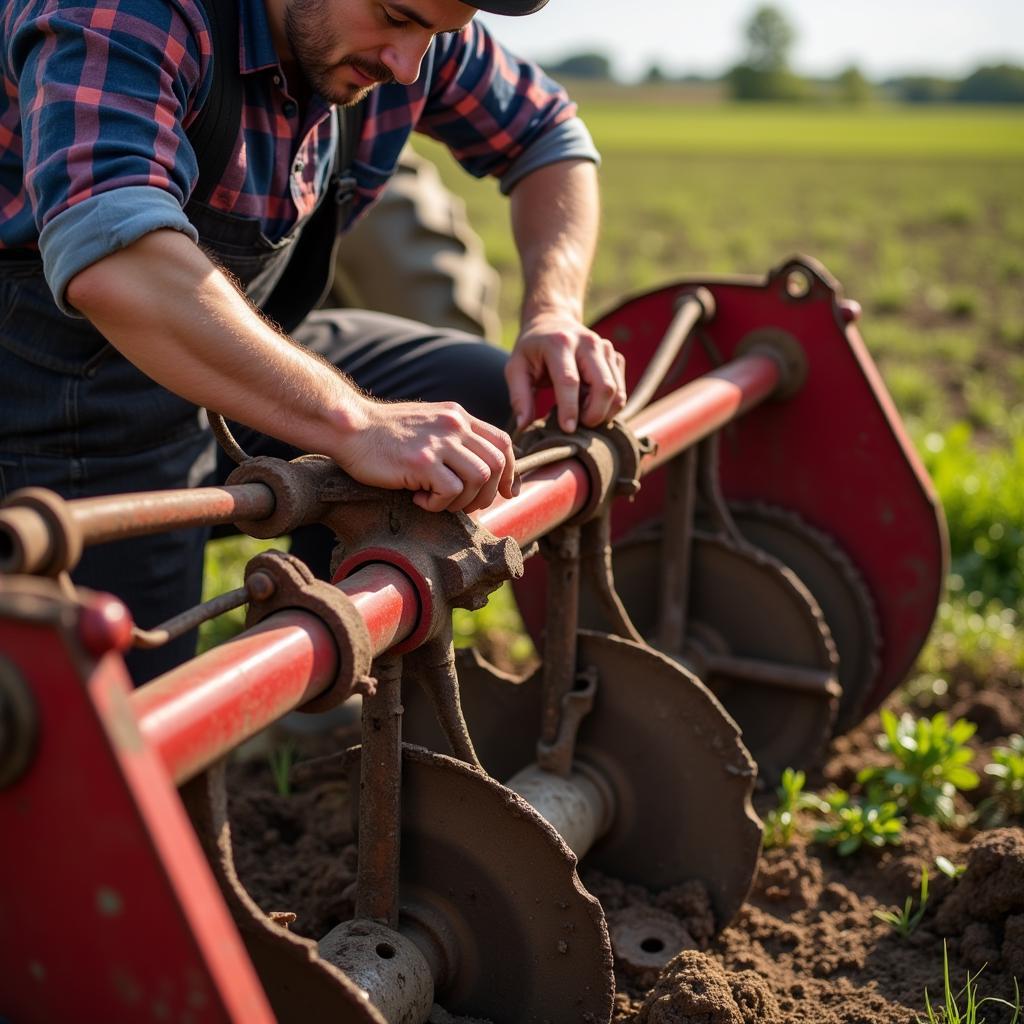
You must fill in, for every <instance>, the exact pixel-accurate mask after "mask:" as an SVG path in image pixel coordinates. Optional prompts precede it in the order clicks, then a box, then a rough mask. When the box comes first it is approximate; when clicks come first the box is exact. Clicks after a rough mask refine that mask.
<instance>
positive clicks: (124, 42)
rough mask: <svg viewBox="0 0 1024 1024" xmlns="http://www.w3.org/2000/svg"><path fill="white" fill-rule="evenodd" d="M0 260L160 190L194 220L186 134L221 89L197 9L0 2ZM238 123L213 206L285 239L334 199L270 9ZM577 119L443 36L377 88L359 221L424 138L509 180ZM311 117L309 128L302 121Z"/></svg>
mask: <svg viewBox="0 0 1024 1024" xmlns="http://www.w3.org/2000/svg"><path fill="white" fill-rule="evenodd" d="M0 8H2V12H0V82H2V85H3V90H2V92H0V248H5V247H6V248H26V247H34V246H35V245H36V244H37V242H38V238H39V233H40V232H41V231H42V229H43V228H44V227H45V226H46V225H47V224H48V223H50V222H51V221H52V220H54V218H56V217H58V216H60V214H61V213H63V212H64V211H66V210H68V209H70V208H72V207H74V206H75V205H76V204H78V203H81V202H83V201H84V200H86V199H89V198H90V197H92V196H97V195H100V194H101V193H103V192H107V191H111V190H114V189H119V188H123V187H125V186H139V185H143V186H153V187H155V188H158V189H161V190H163V191H165V192H167V193H169V194H170V195H171V196H172V197H173V198H174V199H175V200H176V201H177V202H178V203H179V204H180V205H181V206H184V205H185V203H186V201H187V199H188V196H189V194H190V192H191V190H192V188H193V187H194V185H195V182H196V179H197V176H198V165H197V163H196V157H195V153H194V152H193V150H192V147H191V145H190V144H189V141H188V138H187V136H186V134H185V129H186V128H187V126H188V125H189V124H190V123H191V121H192V120H193V119H194V117H195V116H196V114H197V113H198V111H199V110H200V109H201V106H202V103H203V102H204V100H205V98H206V92H207V91H208V90H209V87H210V72H211V61H210V47H211V43H210V34H209V30H208V28H207V24H206V21H205V19H204V15H203V13H202V11H201V9H200V7H199V6H198V5H197V4H196V3H195V2H194V0H4V2H3V3H2V4H0ZM240 11H241V24H242V29H241V39H240V56H241V61H240V66H241V70H242V75H243V79H244V97H245V99H244V104H243V114H242V124H241V126H240V130H239V133H238V140H237V143H236V148H235V152H234V155H233V157H232V159H231V160H230V161H229V162H228V166H227V169H226V170H225V172H224V174H223V176H222V179H221V182H220V184H219V185H218V187H217V188H216V189H215V190H214V192H213V194H212V196H211V200H210V201H211V204H212V205H213V206H215V207H216V208H218V209H220V210H223V211H224V212H226V213H231V214H236V215H241V216H247V217H252V218H255V219H256V220H257V221H258V222H259V224H260V226H261V228H262V230H263V232H264V234H265V235H266V236H267V237H268V238H269V239H271V240H277V239H280V238H282V237H283V236H285V235H286V234H288V232H290V231H291V229H292V228H293V227H294V226H295V224H296V223H297V221H298V220H299V219H301V218H302V217H303V216H304V215H305V214H307V213H308V212H309V211H310V210H311V209H312V207H313V206H314V204H315V202H316V199H317V196H318V195H319V194H320V191H321V190H322V188H324V187H325V182H326V178H327V176H328V173H329V169H330V163H331V159H332V156H333V153H334V149H335V146H336V139H335V119H334V118H333V117H332V116H331V108H330V107H328V106H327V105H326V104H325V103H324V102H322V101H320V100H318V99H317V98H316V97H314V99H313V101H312V102H311V103H310V104H309V106H308V108H307V110H306V112H305V114H304V115H302V114H300V110H299V106H298V104H296V103H295V101H294V99H293V98H292V97H291V96H290V95H289V94H288V92H287V83H286V81H285V79H284V74H283V72H282V70H281V68H280V65H279V64H278V60H277V56H276V54H275V51H274V48H273V44H272V42H271V36H270V29H269V25H268V23H267V19H266V13H265V11H264V7H263V3H262V0H240ZM574 114H575V107H574V106H573V105H572V104H571V103H570V102H569V100H568V98H567V97H566V95H565V93H564V92H563V91H562V89H561V88H560V87H559V86H558V85H557V84H556V83H554V82H552V81H551V80H550V79H548V78H547V77H545V76H544V74H543V73H542V72H541V71H540V69H539V68H538V67H536V66H535V65H533V64H530V63H527V62H522V61H520V60H518V59H517V58H515V57H513V56H512V55H511V54H509V53H508V52H507V51H506V50H504V49H503V48H502V47H501V46H500V45H499V44H498V43H497V42H495V40H494V39H493V38H492V37H491V36H490V35H489V34H488V33H487V31H486V30H485V29H484V28H483V27H482V26H480V25H478V24H476V23H475V22H474V23H471V24H470V25H469V26H468V27H467V28H466V29H465V30H464V31H462V32H461V33H459V34H457V35H448V36H439V37H437V38H436V39H435V40H434V42H433V43H432V45H431V48H430V50H429V51H428V53H427V55H426V57H425V58H424V61H423V69H422V73H421V75H420V77H419V80H418V81H417V82H416V83H415V84H413V85H411V86H403V85H399V84H391V85H386V86H381V87H379V88H377V89H376V90H375V91H374V92H373V94H372V96H371V99H370V101H369V107H368V110H367V116H366V119H365V122H364V126H363V131H362V136H361V139H360V143H359V146H358V148H357V150H356V165H355V167H354V169H353V170H354V174H355V177H356V181H357V186H358V194H357V200H356V203H355V206H354V209H353V219H354V218H355V216H358V214H359V213H361V212H362V211H363V210H365V209H366V208H367V207H368V206H369V205H370V204H371V203H372V202H373V200H374V199H375V198H376V197H377V195H378V194H379V193H380V191H381V190H382V189H383V188H384V185H385V184H386V183H387V180H388V179H389V178H390V176H391V174H392V173H393V171H394V170H395V167H396V166H397V163H398V155H399V153H400V151H401V149H402V147H403V145H404V144H405V142H406V140H407V139H408V137H409V134H410V132H412V131H413V130H414V129H416V130H419V131H422V132H425V133H426V134H428V135H430V136H432V137H434V138H436V139H439V140H440V141H442V142H444V143H445V144H446V145H447V146H448V147H449V148H450V149H451V150H452V152H453V153H454V155H455V156H456V158H457V159H458V160H459V161H460V162H461V163H462V165H463V166H464V167H465V168H466V169H467V170H468V171H469V172H470V173H471V174H474V175H476V176H478V177H482V176H484V175H495V176H498V177H500V176H501V175H502V174H503V173H504V172H505V171H506V170H507V169H508V168H509V167H510V165H511V164H512V163H513V162H514V161H515V159H516V157H518V156H519V155H520V154H521V153H523V152H524V151H525V150H526V149H527V148H529V146H530V145H531V144H532V143H533V142H534V141H536V140H537V139H538V138H540V137H541V136H542V135H544V134H545V133H546V132H547V131H549V130H550V129H551V128H552V127H554V126H555V125H558V124H562V123H563V122H565V121H567V120H569V119H570V118H572V117H573V116H574ZM300 118H301V120H300Z"/></svg>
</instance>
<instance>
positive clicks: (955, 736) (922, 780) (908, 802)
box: [857, 709, 979, 824]
mask: <svg viewBox="0 0 1024 1024" xmlns="http://www.w3.org/2000/svg"><path fill="white" fill-rule="evenodd" d="M882 728H883V730H884V731H883V733H882V735H881V736H879V737H878V740H877V742H878V746H879V747H880V748H881V749H882V750H884V751H886V752H887V753H888V754H891V755H892V759H893V763H892V764H891V765H886V766H882V767H871V768H865V769H863V770H862V771H861V772H860V773H859V774H858V775H857V781H858V782H860V783H861V784H862V785H864V786H866V787H867V792H868V793H869V794H871V795H872V800H873V801H878V800H880V801H883V802H888V801H892V802H893V803H894V804H895V805H896V806H897V807H898V808H899V809H900V810H901V811H903V812H905V813H914V814H920V815H922V816H924V817H927V818H935V819H936V820H938V821H939V822H941V823H943V824H950V823H952V821H953V818H954V814H955V808H954V804H953V797H954V796H955V794H956V793H957V791H959V790H968V789H974V788H975V787H976V786H977V785H978V782H979V779H978V774H977V772H975V771H973V770H972V769H971V768H968V767H967V766H968V764H970V762H971V760H972V759H973V757H974V753H973V751H971V749H970V748H969V747H967V746H966V743H967V741H968V740H969V739H970V738H971V737H972V736H973V735H974V733H975V730H976V729H977V726H975V725H974V724H973V723H972V722H968V721H966V720H965V719H958V720H957V721H955V722H953V723H952V724H951V723H950V721H949V716H948V715H946V714H945V713H943V712H939V714H937V715H934V716H932V717H931V718H916V719H915V718H914V716H913V715H911V714H909V713H904V714H902V715H901V716H900V717H899V718H897V717H896V715H894V714H893V713H892V712H891V711H889V710H888V709H883V711H882Z"/></svg>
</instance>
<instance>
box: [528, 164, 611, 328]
mask: <svg viewBox="0 0 1024 1024" xmlns="http://www.w3.org/2000/svg"><path fill="white" fill-rule="evenodd" d="M511 217H512V230H513V235H514V237H515V242H516V248H517V249H518V251H519V258H520V261H521V263H522V270H523V286H524V290H523V307H522V322H523V324H524V325H525V324H527V323H529V322H530V321H531V320H533V319H535V318H537V317H539V316H543V315H546V314H550V313H559V314H565V315H569V316H572V317H574V318H575V319H576V320H582V318H583V300H584V296H585V294H586V288H587V281H588V279H589V276H590V268H591V264H592V263H593V259H594V250H595V247H596V245H597V233H598V225H599V221H600V207H599V198H598V188H597V170H596V168H595V167H594V165H593V163H591V162H590V161H589V160H570V161H562V162H559V163H553V164H548V165H547V166H545V167H542V168H540V169H539V170H537V171H534V172H533V173H532V174H530V175H528V176H527V177H525V178H523V180H522V181H521V182H519V184H518V185H516V187H515V188H514V189H513V191H512V194H511Z"/></svg>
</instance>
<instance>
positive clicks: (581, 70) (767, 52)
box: [547, 5, 1024, 103]
mask: <svg viewBox="0 0 1024 1024" xmlns="http://www.w3.org/2000/svg"><path fill="white" fill-rule="evenodd" d="M744 35H745V40H746V49H747V52H746V55H745V56H744V59H743V60H742V61H741V62H740V63H738V64H736V65H735V66H734V67H732V68H730V69H729V70H728V71H726V72H725V74H724V75H722V76H721V77H718V78H710V79H706V78H701V77H699V76H696V75H687V76H685V77H684V78H673V77H672V76H670V75H668V74H666V73H665V72H664V71H663V70H662V68H661V67H660V66H659V65H657V64H653V65H651V67H650V68H649V69H648V71H647V74H646V75H645V76H644V78H643V81H644V82H645V83H648V84H655V83H670V82H674V81H675V82H680V83H688V84H694V83H702V82H703V83H709V84H710V83H721V84H723V85H724V86H725V87H726V90H727V92H728V94H729V96H730V97H731V98H732V99H736V100H743V101H771V102H793V101H808V100H822V99H831V100H835V101H839V102H845V103H865V102H868V101H869V100H872V99H875V98H878V97H884V98H887V99H894V100H897V101H901V102H904V103H1024V68H1022V67H1017V66H1015V65H1012V64H992V65H987V66H984V67H980V68H978V69H977V70H976V71H974V72H972V73H971V74H969V75H968V76H967V77H966V78H962V79H951V78H942V77H938V76H928V75H905V76H901V77H897V78H890V79H886V80H885V81H882V82H878V83H873V82H870V81H869V80H868V79H867V77H866V76H865V75H864V74H863V73H862V72H861V70H860V69H859V68H858V67H856V66H850V67H848V68H844V69H843V70H842V71H841V72H839V74H837V75H836V76H835V77H833V78H828V79H816V78H808V77H806V76H802V75H799V74H797V73H796V72H795V71H794V70H793V69H792V66H791V63H790V55H791V53H792V50H793V45H794V43H795V42H796V30H795V28H794V27H793V25H792V24H791V23H790V21H789V20H788V19H787V18H786V16H785V15H784V14H783V13H782V11H780V10H779V9H778V8H777V7H772V6H769V5H765V6H762V7H759V8H758V9H757V10H756V11H755V12H754V13H753V15H752V16H751V18H750V20H749V21H748V22H747V24H746V27H745V30H744ZM547 69H548V71H550V72H551V74H553V75H555V76H556V77H558V76H562V77H566V78H587V79H593V80H598V81H611V80H612V79H613V78H614V74H613V70H612V64H611V61H610V59H609V58H608V56H607V55H606V54H603V53H597V52H588V53H578V54H573V55H572V56H569V57H566V58H565V59H564V60H562V61H559V62H557V63H555V64H550V63H549V64H548V65H547Z"/></svg>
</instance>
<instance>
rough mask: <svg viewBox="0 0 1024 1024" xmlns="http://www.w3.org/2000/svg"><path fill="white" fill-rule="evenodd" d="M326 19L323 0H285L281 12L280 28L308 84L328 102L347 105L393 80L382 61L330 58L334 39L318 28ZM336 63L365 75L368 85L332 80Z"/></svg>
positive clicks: (334, 46) (358, 58) (334, 48)
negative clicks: (281, 25)
mask: <svg viewBox="0 0 1024 1024" xmlns="http://www.w3.org/2000/svg"><path fill="white" fill-rule="evenodd" d="M325 23H326V16H325V14H324V0H289V3H288V4H287V5H286V7H285V12H284V31H285V36H286V37H287V39H288V46H289V47H290V48H291V51H292V56H294V58H295V62H296V64H297V65H298V67H299V71H300V72H301V73H302V77H303V78H304V79H305V80H306V83H307V84H308V85H309V87H310V88H311V89H312V90H313V91H314V92H316V93H319V95H321V96H323V97H324V99H326V100H327V101H328V102H329V103H336V104H338V106H342V107H349V106H352V105H354V104H356V103H358V102H359V101H360V100H362V99H364V98H365V97H366V96H367V95H368V94H369V93H370V92H371V91H372V90H373V89H375V88H376V87H377V86H378V85H384V84H386V83H388V82H393V81H394V76H393V75H392V74H391V72H390V71H389V70H388V68H387V67H386V65H384V64H379V63H377V62H376V61H369V60H365V59H364V58H362V57H356V56H349V57H343V58H342V59H341V60H336V59H335V60H332V59H330V55H331V51H332V50H334V51H336V49H337V46H336V39H335V37H333V36H332V35H330V34H329V33H327V32H324V31H321V28H322V27H323V26H324V25H325ZM340 67H353V68H356V69H357V70H358V71H360V72H362V74H364V75H366V76H367V77H369V78H372V79H374V81H373V83H372V84H369V85H352V84H346V85H344V86H342V87H341V88H339V87H338V84H337V82H336V81H335V75H336V73H337V70H338V68H340Z"/></svg>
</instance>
